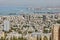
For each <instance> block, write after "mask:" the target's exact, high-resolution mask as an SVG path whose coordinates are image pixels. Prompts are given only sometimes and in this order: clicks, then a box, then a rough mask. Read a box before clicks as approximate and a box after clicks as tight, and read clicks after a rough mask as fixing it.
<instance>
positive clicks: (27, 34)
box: [0, 13, 60, 40]
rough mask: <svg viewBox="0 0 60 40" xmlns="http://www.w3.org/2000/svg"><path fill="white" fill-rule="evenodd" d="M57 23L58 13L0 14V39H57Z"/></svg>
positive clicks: (58, 20) (58, 19)
mask: <svg viewBox="0 0 60 40" xmlns="http://www.w3.org/2000/svg"><path fill="white" fill-rule="evenodd" d="M59 24H60V13H58V14H57V13H54V14H20V15H7V16H0V40H57V38H58V29H59V26H60V25H59ZM56 30H57V31H56Z"/></svg>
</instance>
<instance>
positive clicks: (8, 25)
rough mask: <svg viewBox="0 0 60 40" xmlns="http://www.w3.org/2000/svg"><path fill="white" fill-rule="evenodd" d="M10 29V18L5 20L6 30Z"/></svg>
mask: <svg viewBox="0 0 60 40" xmlns="http://www.w3.org/2000/svg"><path fill="white" fill-rule="evenodd" d="M9 29H10V22H9V21H8V20H5V21H4V31H9Z"/></svg>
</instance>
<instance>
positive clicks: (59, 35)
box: [52, 24, 60, 40]
mask: <svg viewBox="0 0 60 40" xmlns="http://www.w3.org/2000/svg"><path fill="white" fill-rule="evenodd" d="M52 38H53V39H52V40H60V24H55V25H53V28H52Z"/></svg>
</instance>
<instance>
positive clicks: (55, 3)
mask: <svg viewBox="0 0 60 40" xmlns="http://www.w3.org/2000/svg"><path fill="white" fill-rule="evenodd" d="M0 6H21V7H22V6H23V7H60V0H0Z"/></svg>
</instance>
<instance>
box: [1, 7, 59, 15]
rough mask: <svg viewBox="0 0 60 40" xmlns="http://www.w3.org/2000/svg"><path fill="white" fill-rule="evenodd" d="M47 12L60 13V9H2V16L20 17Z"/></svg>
mask: <svg viewBox="0 0 60 40" xmlns="http://www.w3.org/2000/svg"><path fill="white" fill-rule="evenodd" d="M47 12H51V13H55V12H57V13H58V12H59V13H60V9H50V10H48V9H47V8H44V9H41V10H37V9H33V8H28V7H0V15H19V14H21V13H26V14H32V13H47Z"/></svg>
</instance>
